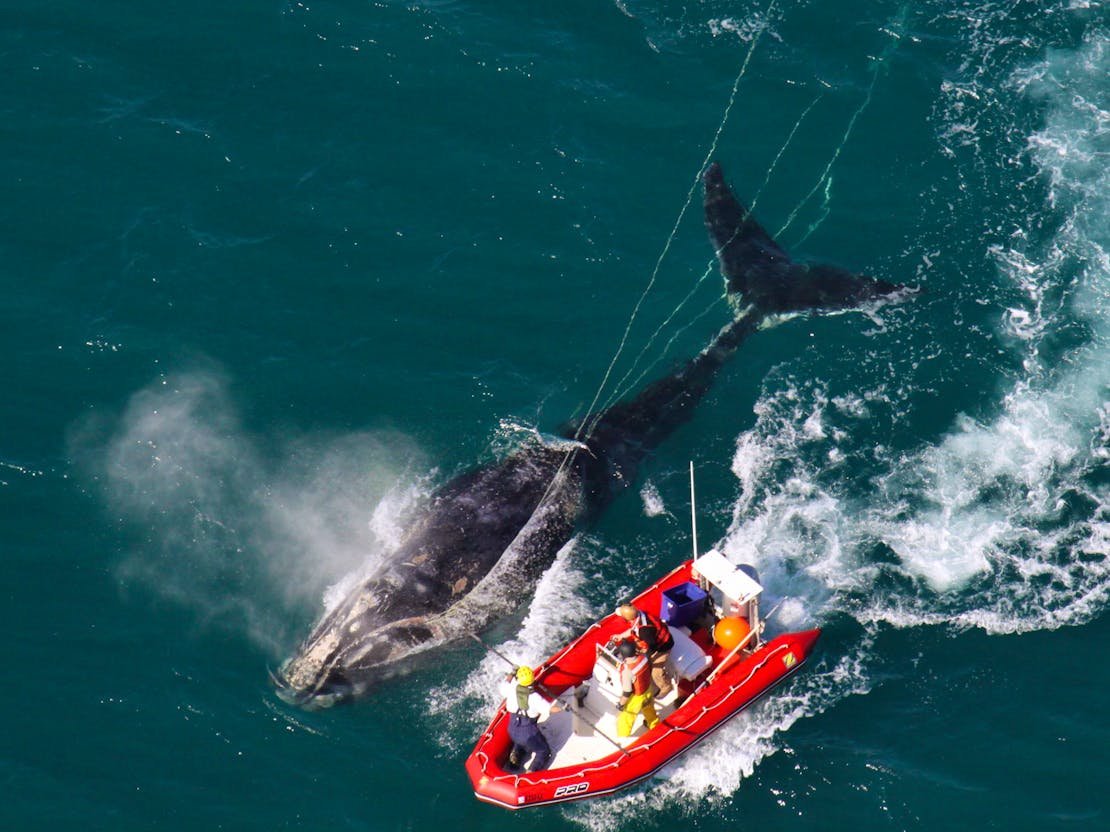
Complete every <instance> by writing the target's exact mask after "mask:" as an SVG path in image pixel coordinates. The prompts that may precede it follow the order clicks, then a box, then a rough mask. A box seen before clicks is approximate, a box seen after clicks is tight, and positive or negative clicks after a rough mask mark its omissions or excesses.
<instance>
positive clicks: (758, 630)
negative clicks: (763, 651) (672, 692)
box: [698, 598, 786, 690]
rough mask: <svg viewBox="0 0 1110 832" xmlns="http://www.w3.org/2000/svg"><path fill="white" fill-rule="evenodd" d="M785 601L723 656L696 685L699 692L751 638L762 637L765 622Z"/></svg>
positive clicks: (777, 605) (779, 603)
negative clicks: (703, 679)
mask: <svg viewBox="0 0 1110 832" xmlns="http://www.w3.org/2000/svg"><path fill="white" fill-rule="evenodd" d="M785 600H786V599H785V598H783V599H782V601H779V602H778V603H777V604H775V608H774V609H773V610H771V611H770V612H769V613H767V615H765V616H764V617H763V621H762V622H761V623H760V624H759V626H758V627H754V628H752V629H751V630H750V631H749V632H748V634H747V635H746V636H744V640H743V641H741V642H740V643H739V644H737V645H736V646H735V647H733V648H732V650H731V651H730V652H729V654H728V655H727V656H725V657H724V659H723V660H722V661H721V663H720V664H719V665H717V667H716V668H714V670H713V672H712V673H710V674H709V675H708V676H707V677H706V679H705V681H704V682H702V683H701V684H700V685H698V690H701V689H702V688H704V687H705V686H706V685H708V684H709V683H710V682H712V681H713V680H714V679H715V678H716V676H717V674H718V673H720V672H721V671H722V670H724V669H725V665H726V664H728V663H729V662H730V661H732V659H733V657H734V656H735V655H736V654H737V653H739V652H740V651H741V650H743V649H744V646H745V645H746V644H747V643H748V642H749V641H751V640H752V638H753V637H755V636H757V635H763V631H764V630H765V629H766V627H767V621H768V619H770V618H771V616H772V615H774V614H775V613H776V612H778V611H779V607H781V606H782V603H783V601H785Z"/></svg>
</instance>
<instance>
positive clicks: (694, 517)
mask: <svg viewBox="0 0 1110 832" xmlns="http://www.w3.org/2000/svg"><path fill="white" fill-rule="evenodd" d="M690 529H691V531H692V532H693V537H694V560H697V559H698V512H697V509H696V508H695V507H694V460H692V459H691V460H690Z"/></svg>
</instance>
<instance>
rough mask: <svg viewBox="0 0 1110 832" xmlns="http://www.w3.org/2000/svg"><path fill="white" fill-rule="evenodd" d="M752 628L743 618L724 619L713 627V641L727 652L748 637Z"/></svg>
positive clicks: (730, 617) (731, 617)
mask: <svg viewBox="0 0 1110 832" xmlns="http://www.w3.org/2000/svg"><path fill="white" fill-rule="evenodd" d="M751 629H752V628H751V627H750V626H749V625H748V622H747V621H745V620H744V619H743V618H736V617H734V616H729V617H728V618H722V619H721V620H720V621H718V622H717V624H716V625H715V626H714V627H713V641H715V642H716V643H717V645H718V646H719V647H723V648H724V649H725V650H732V649H734V648H735V647H736V645H738V644H739V643H740V642H742V641H743V640H744V639H746V638H747V637H748V633H750V632H751Z"/></svg>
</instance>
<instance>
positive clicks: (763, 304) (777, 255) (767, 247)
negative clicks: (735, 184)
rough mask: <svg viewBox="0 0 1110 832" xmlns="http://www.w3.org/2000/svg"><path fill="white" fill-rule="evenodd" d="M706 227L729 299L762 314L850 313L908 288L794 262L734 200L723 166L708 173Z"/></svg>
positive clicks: (834, 268)
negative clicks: (735, 299)
mask: <svg viewBox="0 0 1110 832" xmlns="http://www.w3.org/2000/svg"><path fill="white" fill-rule="evenodd" d="M704 179H705V227H706V229H707V230H708V231H709V238H710V239H711V240H712V241H713V246H714V248H715V249H716V250H717V259H718V260H719V262H720V264H721V273H722V274H723V275H724V277H725V284H726V288H727V291H728V293H729V294H730V295H738V296H739V297H740V299H741V301H742V302H743V303H744V304H745V305H747V306H751V307H754V308H755V310H756V311H757V312H758V313H760V314H762V315H773V314H782V313H791V312H806V311H836V310H842V309H852V308H855V307H858V306H861V305H863V304H866V303H867V302H869V301H874V300H879V299H882V298H885V297H889V296H891V295H895V294H898V293H902V292H908V291H912V290H910V289H908V288H907V287H906V286H902V285H899V284H896V283H890V282H888V281H886V280H880V279H878V278H873V277H867V276H866V275H858V274H853V273H851V272H848V271H845V270H844V269H841V268H838V267H836V266H828V265H820V264H813V265H810V264H805V263H795V262H794V261H793V260H792V259H791V258H790V255H789V254H787V253H786V251H785V249H783V248H782V246H780V245H779V244H778V243H777V242H775V240H774V238H773V237H771V235H770V234H768V233H767V232H766V231H765V230H764V228H763V227H762V226H761V225H760V224H759V223H758V222H757V221H756V219H755V217H754V216H752V213H751V211H749V210H748V209H747V208H745V207H744V206H743V205H741V204H740V202H739V201H738V200H737V199H736V197H735V196H734V195H733V193H732V190H731V189H730V188H729V186H728V183H727V182H725V177H724V173H723V172H722V170H721V166H720V164H718V163H717V162H713V163H712V164H711V165H710V166H709V167H708V168H707V169H706V171H705V175H704Z"/></svg>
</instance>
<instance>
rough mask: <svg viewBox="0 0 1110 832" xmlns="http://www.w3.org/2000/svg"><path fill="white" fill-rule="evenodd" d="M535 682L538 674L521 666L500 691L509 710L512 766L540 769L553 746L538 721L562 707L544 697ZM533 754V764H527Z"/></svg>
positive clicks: (521, 768)
mask: <svg viewBox="0 0 1110 832" xmlns="http://www.w3.org/2000/svg"><path fill="white" fill-rule="evenodd" d="M535 684H536V676H535V673H533V672H532V668H530V667H518V668H517V669H516V672H515V673H510V674H509V675H508V676H506V677H505V681H504V682H502V683H501V688H500V693H501V695H502V696H504V697H505V710H506V711H507V712H508V714H509V739H511V740H512V741H513V748H512V751H510V752H509V768H510V769H518V770H525V771H539V770H540V769H544V768H547V765H548V763H550V762H551V746H550V745H548V743H547V739H546V738H545V737H544V735H543V733H542V732H541V731H540V726H539V722H540V720H541V719H546V718H547V717H548V716H550V715H551V714H554V713H558V712H559V711H561V710H562V708H560V707H559V706H558V705H557V704H555V703H554V702H548V701H547V700H546V699H544V698H543V696H541V695H540V694H539V693H538V692H537V691H536V690H535ZM533 754H534V755H535V757H534V758H533V759H532V762H531V765H528V766H525V762H526V761H527V760H528V758H529V757H530V756H532V755H533Z"/></svg>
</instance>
